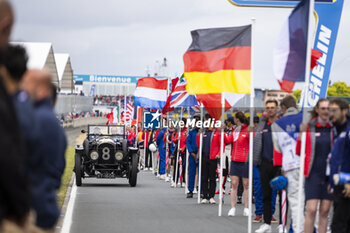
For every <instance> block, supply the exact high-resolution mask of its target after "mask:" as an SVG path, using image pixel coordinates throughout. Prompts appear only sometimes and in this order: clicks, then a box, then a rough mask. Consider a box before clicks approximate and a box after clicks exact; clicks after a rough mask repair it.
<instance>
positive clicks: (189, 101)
mask: <svg viewBox="0 0 350 233" xmlns="http://www.w3.org/2000/svg"><path fill="white" fill-rule="evenodd" d="M186 84H187V80H186V79H185V78H184V77H183V78H181V79H180V80H179V82H178V83H177V84H176V86H175V89H174V91H173V92H172V93H171V101H170V107H172V108H176V107H193V106H196V105H197V106H198V105H199V104H198V102H197V100H196V96H194V95H190V94H188V92H187V91H186Z"/></svg>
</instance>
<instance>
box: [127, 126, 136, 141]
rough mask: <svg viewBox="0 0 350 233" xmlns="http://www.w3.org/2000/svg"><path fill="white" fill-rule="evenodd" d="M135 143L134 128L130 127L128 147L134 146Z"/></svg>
mask: <svg viewBox="0 0 350 233" xmlns="http://www.w3.org/2000/svg"><path fill="white" fill-rule="evenodd" d="M135 141H136V126H135V125H132V126H131V129H130V131H129V132H128V142H129V145H134V144H135Z"/></svg>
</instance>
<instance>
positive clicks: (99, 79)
mask: <svg viewBox="0 0 350 233" xmlns="http://www.w3.org/2000/svg"><path fill="white" fill-rule="evenodd" d="M139 78H142V76H114V75H85V74H74V75H73V79H74V81H82V82H95V83H135V84H136V83H137V80H138V79H139Z"/></svg>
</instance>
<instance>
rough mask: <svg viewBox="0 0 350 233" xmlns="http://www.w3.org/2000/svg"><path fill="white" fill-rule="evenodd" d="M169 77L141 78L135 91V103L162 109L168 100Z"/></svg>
mask: <svg viewBox="0 0 350 233" xmlns="http://www.w3.org/2000/svg"><path fill="white" fill-rule="evenodd" d="M167 88H168V80H167V79H156V78H153V77H144V78H140V79H139V80H138V82H137V86H136V89H135V93H134V100H135V105H136V106H140V107H144V108H154V109H162V108H163V107H164V105H165V103H166V100H167Z"/></svg>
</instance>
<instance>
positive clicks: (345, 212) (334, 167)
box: [329, 98, 350, 233]
mask: <svg viewBox="0 0 350 233" xmlns="http://www.w3.org/2000/svg"><path fill="white" fill-rule="evenodd" d="M329 109H330V115H331V121H332V122H333V124H334V126H335V127H336V131H337V132H336V139H335V140H334V144H333V148H332V152H331V154H332V155H331V160H330V165H331V168H330V184H331V188H332V189H333V198H334V199H333V201H334V202H333V206H334V214H333V221H332V225H331V228H332V232H337V233H342V232H344V233H345V232H350V183H346V184H345V185H335V183H334V180H333V176H334V175H335V174H338V173H340V172H344V173H350V117H349V104H348V103H347V102H346V101H345V100H343V99H340V98H336V99H333V100H331V101H330V103H329Z"/></svg>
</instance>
